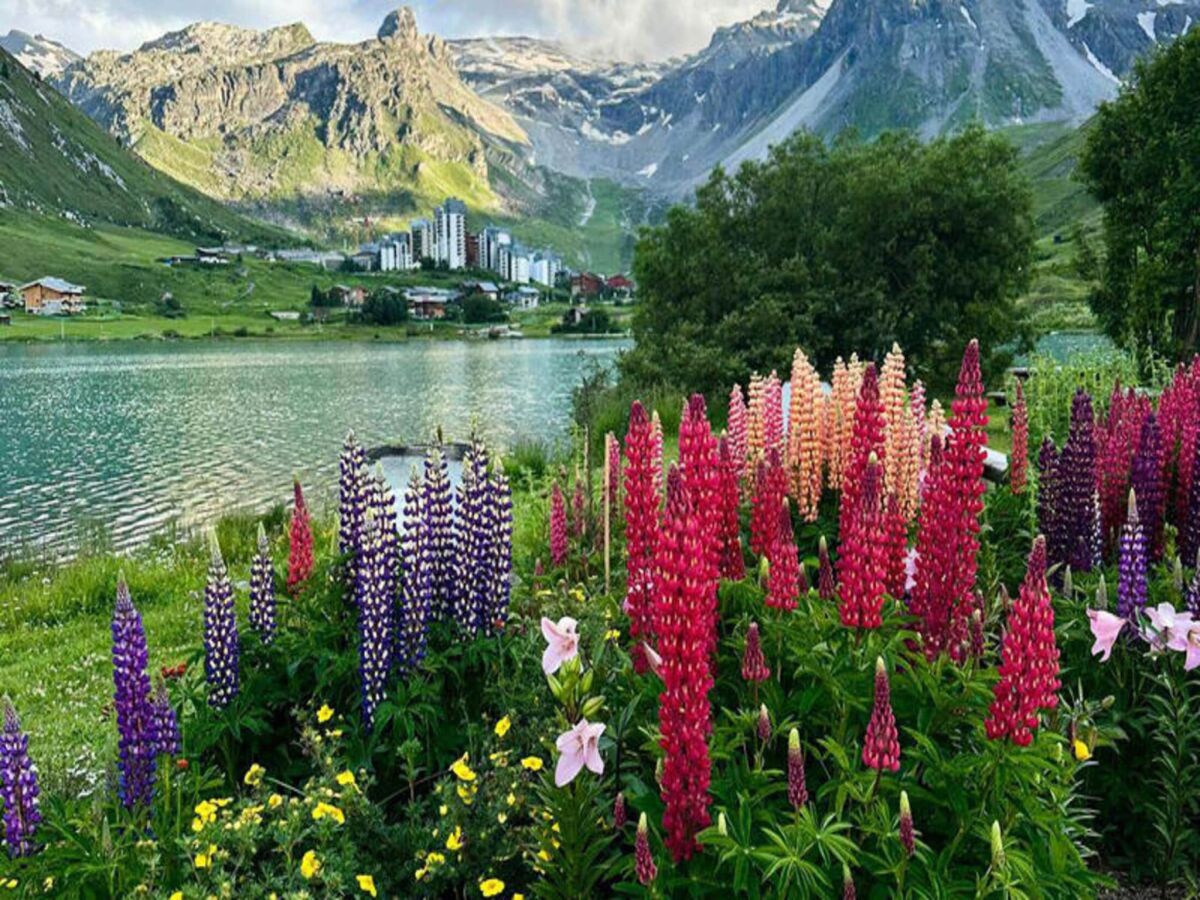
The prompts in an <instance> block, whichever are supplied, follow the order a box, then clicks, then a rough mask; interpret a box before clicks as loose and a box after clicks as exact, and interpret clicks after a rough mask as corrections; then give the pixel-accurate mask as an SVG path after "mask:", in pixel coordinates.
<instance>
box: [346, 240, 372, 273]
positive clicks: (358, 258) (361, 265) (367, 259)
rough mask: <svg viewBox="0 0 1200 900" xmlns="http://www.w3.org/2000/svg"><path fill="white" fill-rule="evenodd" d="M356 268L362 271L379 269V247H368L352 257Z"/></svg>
mask: <svg viewBox="0 0 1200 900" xmlns="http://www.w3.org/2000/svg"><path fill="white" fill-rule="evenodd" d="M350 262H352V263H354V268H356V269H358V270H359V271H362V272H374V271H377V270H378V269H379V248H378V246H375V247H373V248H372V247H366V248H364V249H362V250H359V251H358V252H357V253H355V254H354V255H353V256H351V257H350Z"/></svg>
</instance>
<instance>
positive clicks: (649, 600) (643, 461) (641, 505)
mask: <svg viewBox="0 0 1200 900" xmlns="http://www.w3.org/2000/svg"><path fill="white" fill-rule="evenodd" d="M653 445H654V434H653V426H652V425H651V422H650V419H649V417H648V416H647V415H646V409H645V407H643V406H642V404H641V403H640V402H638V401H634V403H633V406H632V407H631V408H630V410H629V431H628V432H627V433H626V435H625V574H626V579H625V581H626V585H627V587H626V596H625V614H626V615H628V616H629V639H630V641H631V642H632V645H633V646H632V648H631V650H630V656H631V657H632V659H633V668H634V671H635V672H637V673H638V674H639V675H642V674H645V672H646V669H647V664H646V654H645V652H644V651H643V649H642V648H643V644H644V642H645V641H646V640H648V639H650V638H652V634H651V632H652V624H653V612H654V611H653V604H654V584H653V580H654V545H655V540H656V538H657V535H658V513H659V503H660V500H659V481H660V473H659V470H658V467H657V466H658V464H657V463H656V461H655V459H654V446H653Z"/></svg>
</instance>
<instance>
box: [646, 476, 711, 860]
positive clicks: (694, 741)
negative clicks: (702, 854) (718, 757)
mask: <svg viewBox="0 0 1200 900" xmlns="http://www.w3.org/2000/svg"><path fill="white" fill-rule="evenodd" d="M667 478H668V480H667V508H666V514H665V515H664V517H663V523H662V527H661V528H660V530H659V541H658V548H657V554H656V557H655V563H656V564H655V576H656V577H655V627H654V631H655V634H656V635H657V637H658V653H659V655H660V656H661V658H662V662H661V664H660V665H659V667H658V669H659V674H660V675H661V676H662V680H663V689H662V693H661V694H660V695H659V711H658V716H659V730H660V732H661V734H662V738H661V740H660V744H661V746H662V748H663V751H664V760H663V774H662V781H661V787H662V799H663V804H664V806H665V810H664V813H663V828H664V830H665V831H666V834H667V837H666V844H667V848H668V849H669V850H670V851H671V855H672V856H673V857H674V858H675V860H676V861H677V862H678V861H680V860H684V859H688V858H690V857H691V855H692V854H693V853H694V852H695V851H696V850H697V849H698V844H697V842H696V834H697V833H698V832H699V831H701V830H702V829H704V828H706V827H708V824H709V821H710V820H709V814H708V806H709V803H710V798H709V796H708V786H709V778H710V772H711V763H710V760H709V755H708V736H709V734H710V732H711V730H712V721H711V709H710V705H709V699H708V692H709V690H710V689H711V688H712V683H713V679H712V674H711V671H710V667H709V656H710V653H709V650H710V648H711V647H712V646H714V644H715V640H716V636H715V625H716V622H715V618H714V616H713V615H712V610H711V609H710V603H711V600H710V598H711V597H712V591H713V585H712V583H711V582H712V579H710V578H709V577H708V573H707V572H706V571H705V570H706V565H705V562H704V556H705V547H704V540H705V538H704V529H703V527H702V522H701V518H702V514H701V513H700V512H698V511H697V509H696V508H695V506H694V505H693V503H692V500H691V498H690V497H689V496H688V491H687V488H686V486H685V484H684V482H683V476H682V473H681V472H680V471H679V470H678V469H676V468H674V467H672V469H671V471H670V473H669V475H668V476H667Z"/></svg>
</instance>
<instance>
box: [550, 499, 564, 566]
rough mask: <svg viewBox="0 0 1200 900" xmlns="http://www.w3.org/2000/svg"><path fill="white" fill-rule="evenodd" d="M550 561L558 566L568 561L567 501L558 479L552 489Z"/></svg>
mask: <svg viewBox="0 0 1200 900" xmlns="http://www.w3.org/2000/svg"><path fill="white" fill-rule="evenodd" d="M550 562H551V563H552V564H553V565H556V566H562V565H565V564H566V562H567V503H566V500H564V499H563V492H562V488H560V487H559V486H558V482H557V481H556V482H554V487H553V488H551V490H550Z"/></svg>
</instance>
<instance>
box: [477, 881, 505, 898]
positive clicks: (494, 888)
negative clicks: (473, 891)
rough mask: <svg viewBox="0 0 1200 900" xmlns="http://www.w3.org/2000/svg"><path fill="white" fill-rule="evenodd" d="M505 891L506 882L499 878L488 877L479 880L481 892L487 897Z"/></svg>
mask: <svg viewBox="0 0 1200 900" xmlns="http://www.w3.org/2000/svg"><path fill="white" fill-rule="evenodd" d="M503 892H504V882H503V881H501V880H500V879H499V878H486V879H484V880H483V881H481V882H479V893H481V894H483V896H485V897H495V896H496V895H497V894H500V893H503Z"/></svg>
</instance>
